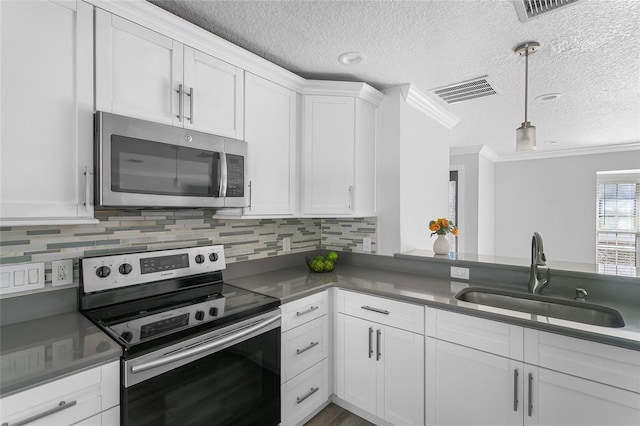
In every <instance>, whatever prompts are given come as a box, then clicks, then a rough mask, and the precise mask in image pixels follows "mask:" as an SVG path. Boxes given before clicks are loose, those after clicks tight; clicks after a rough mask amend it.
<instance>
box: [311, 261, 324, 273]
mask: <svg viewBox="0 0 640 426" xmlns="http://www.w3.org/2000/svg"><path fill="white" fill-rule="evenodd" d="M309 267H310V268H311V270H312V271H313V272H323V271H324V261H323V260H318V259H313V260H312V261H311V262H309Z"/></svg>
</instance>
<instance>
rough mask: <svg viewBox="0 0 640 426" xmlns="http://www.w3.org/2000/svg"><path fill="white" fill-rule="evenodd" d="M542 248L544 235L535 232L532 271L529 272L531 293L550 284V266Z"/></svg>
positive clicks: (532, 249)
mask: <svg viewBox="0 0 640 426" xmlns="http://www.w3.org/2000/svg"><path fill="white" fill-rule="evenodd" d="M546 260H547V258H546V257H545V255H544V249H543V248H542V235H540V234H539V233H537V232H534V233H533V238H532V240H531V271H530V272H529V293H540V292H542V289H543V288H545V287H546V286H547V284H549V268H548V267H547V264H546V263H545V262H546Z"/></svg>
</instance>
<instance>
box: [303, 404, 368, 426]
mask: <svg viewBox="0 0 640 426" xmlns="http://www.w3.org/2000/svg"><path fill="white" fill-rule="evenodd" d="M304 426H375V425H374V424H373V423H369V422H368V421H366V420H365V419H363V418H362V417H358V416H356V415H355V414H353V413H351V412H349V411H347V410H345V409H344V408H342V407H338V406H337V405H336V404H334V403H333V402H332V403H330V404H329V405H327V406H326V407H325V408H324V409H323V410H322V411H320V412H319V413H318V414H316V415H315V417H313V418H312V419H311V420H309V421H308V422H307V423H305V424H304Z"/></svg>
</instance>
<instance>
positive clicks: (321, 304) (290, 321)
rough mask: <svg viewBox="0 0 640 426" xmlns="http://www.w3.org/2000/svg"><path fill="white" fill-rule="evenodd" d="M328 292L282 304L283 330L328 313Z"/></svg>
mask: <svg viewBox="0 0 640 426" xmlns="http://www.w3.org/2000/svg"><path fill="white" fill-rule="evenodd" d="M327 301H328V298H327V292H326V291H323V292H322V293H316V294H313V295H311V296H307V297H305V298H302V299H298V300H294V301H293V302H289V303H287V304H285V305H282V308H281V309H282V332H283V333H284V332H285V331H287V330H291V329H292V328H295V327H297V326H299V325H302V324H304V323H307V322H309V321H311V320H314V319H316V318H319V317H321V316H323V315H326V314H327V312H328V306H327V305H328V303H327Z"/></svg>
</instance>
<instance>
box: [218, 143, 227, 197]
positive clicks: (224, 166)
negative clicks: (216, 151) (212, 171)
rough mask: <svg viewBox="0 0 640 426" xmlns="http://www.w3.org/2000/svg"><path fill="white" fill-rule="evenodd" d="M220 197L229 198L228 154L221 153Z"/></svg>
mask: <svg viewBox="0 0 640 426" xmlns="http://www.w3.org/2000/svg"><path fill="white" fill-rule="evenodd" d="M220 171H221V174H222V175H221V176H220V197H226V196H227V154H225V153H224V152H221V153H220Z"/></svg>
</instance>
